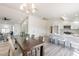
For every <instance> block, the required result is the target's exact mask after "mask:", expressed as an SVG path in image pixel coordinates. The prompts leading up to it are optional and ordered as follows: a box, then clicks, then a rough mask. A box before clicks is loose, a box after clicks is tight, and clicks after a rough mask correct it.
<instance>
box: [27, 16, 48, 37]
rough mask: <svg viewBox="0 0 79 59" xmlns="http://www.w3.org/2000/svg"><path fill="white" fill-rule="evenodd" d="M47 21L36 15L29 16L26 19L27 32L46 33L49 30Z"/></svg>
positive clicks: (37, 34) (36, 34)
mask: <svg viewBox="0 0 79 59" xmlns="http://www.w3.org/2000/svg"><path fill="white" fill-rule="evenodd" d="M48 27H49V26H48V21H47V20H43V19H41V18H40V17H38V16H30V17H29V20H28V33H29V34H30V35H32V34H35V36H39V35H46V34H48V32H49V28H48Z"/></svg>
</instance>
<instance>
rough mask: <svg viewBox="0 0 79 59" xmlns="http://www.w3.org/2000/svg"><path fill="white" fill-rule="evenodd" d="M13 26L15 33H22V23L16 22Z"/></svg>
mask: <svg viewBox="0 0 79 59" xmlns="http://www.w3.org/2000/svg"><path fill="white" fill-rule="evenodd" d="M13 26H14V29H13V32H14V35H20V32H21V27H20V24H15V25H13Z"/></svg>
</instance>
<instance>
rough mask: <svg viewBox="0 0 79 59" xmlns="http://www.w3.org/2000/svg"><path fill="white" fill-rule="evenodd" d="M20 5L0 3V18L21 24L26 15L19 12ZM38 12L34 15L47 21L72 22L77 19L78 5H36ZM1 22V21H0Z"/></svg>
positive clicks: (78, 15) (78, 14) (78, 13)
mask: <svg viewBox="0 0 79 59" xmlns="http://www.w3.org/2000/svg"><path fill="white" fill-rule="evenodd" d="M21 4H22V3H0V17H4V16H6V17H8V18H10V19H11V21H9V23H11V24H15V23H21V22H22V21H23V20H24V19H25V17H26V14H25V13H24V12H22V11H21V10H20V5H21ZM35 5H36V8H37V9H38V11H37V12H36V13H35V14H34V15H37V16H40V17H46V18H48V19H52V20H54V19H58V18H60V17H62V16H63V17H66V18H67V20H70V21H72V20H74V19H75V17H76V18H78V17H79V3H36V4H35ZM0 22H2V21H0Z"/></svg>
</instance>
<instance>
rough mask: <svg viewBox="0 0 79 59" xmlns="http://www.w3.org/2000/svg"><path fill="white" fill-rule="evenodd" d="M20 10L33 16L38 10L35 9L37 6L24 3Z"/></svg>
mask: <svg viewBox="0 0 79 59" xmlns="http://www.w3.org/2000/svg"><path fill="white" fill-rule="evenodd" d="M20 9H21V10H22V11H24V12H26V13H27V14H33V13H35V12H36V10H37V8H36V7H35V4H31V3H27V4H26V3H24V4H22V5H21V6H20Z"/></svg>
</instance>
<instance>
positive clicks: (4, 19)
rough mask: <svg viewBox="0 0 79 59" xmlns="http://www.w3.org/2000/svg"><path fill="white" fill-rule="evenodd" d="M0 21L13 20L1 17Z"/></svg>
mask: <svg viewBox="0 0 79 59" xmlns="http://www.w3.org/2000/svg"><path fill="white" fill-rule="evenodd" d="M0 19H1V20H3V21H9V20H11V19H10V18H8V17H1V18H0Z"/></svg>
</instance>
